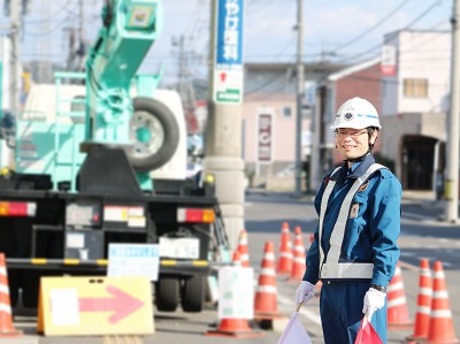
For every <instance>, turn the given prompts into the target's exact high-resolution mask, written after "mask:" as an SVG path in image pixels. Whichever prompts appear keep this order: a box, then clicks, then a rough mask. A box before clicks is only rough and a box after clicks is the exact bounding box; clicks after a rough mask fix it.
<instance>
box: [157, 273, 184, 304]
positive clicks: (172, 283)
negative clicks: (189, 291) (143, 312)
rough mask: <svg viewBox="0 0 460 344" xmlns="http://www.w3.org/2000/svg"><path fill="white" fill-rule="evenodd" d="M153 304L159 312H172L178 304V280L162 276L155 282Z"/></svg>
mask: <svg viewBox="0 0 460 344" xmlns="http://www.w3.org/2000/svg"><path fill="white" fill-rule="evenodd" d="M155 304H156V306H157V309H158V310H159V311H161V312H174V311H175V310H176V308H177V305H178V304H179V280H178V279H177V278H169V277H163V278H160V279H159V280H158V281H157V282H156V283H155Z"/></svg>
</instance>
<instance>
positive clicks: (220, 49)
mask: <svg viewBox="0 0 460 344" xmlns="http://www.w3.org/2000/svg"><path fill="white" fill-rule="evenodd" d="M216 49H217V51H216V64H217V65H224V66H226V67H232V66H235V67H236V66H241V65H242V64H243V0H218V1H217V34H216Z"/></svg>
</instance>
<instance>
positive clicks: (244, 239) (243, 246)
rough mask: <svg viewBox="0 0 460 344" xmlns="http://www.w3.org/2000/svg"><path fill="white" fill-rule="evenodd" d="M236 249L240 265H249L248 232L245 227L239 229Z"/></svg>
mask: <svg viewBox="0 0 460 344" xmlns="http://www.w3.org/2000/svg"><path fill="white" fill-rule="evenodd" d="M237 250H238V252H239V253H240V259H241V266H244V267H250V266H251V265H250V264H249V252H248V233H247V232H246V230H245V229H242V230H241V231H240V236H239V239H238V248H237Z"/></svg>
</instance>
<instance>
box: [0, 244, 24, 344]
mask: <svg viewBox="0 0 460 344" xmlns="http://www.w3.org/2000/svg"><path fill="white" fill-rule="evenodd" d="M21 334H22V332H21V331H18V330H16V329H15V328H14V326H13V316H12V312H11V303H10V289H9V285H8V274H7V270H6V259H5V255H4V254H3V253H0V338H1V337H14V336H19V335H21Z"/></svg>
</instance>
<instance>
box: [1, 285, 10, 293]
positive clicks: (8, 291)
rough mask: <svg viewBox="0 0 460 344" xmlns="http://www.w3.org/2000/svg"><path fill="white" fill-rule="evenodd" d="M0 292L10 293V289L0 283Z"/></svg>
mask: <svg viewBox="0 0 460 344" xmlns="http://www.w3.org/2000/svg"><path fill="white" fill-rule="evenodd" d="M0 293H3V294H10V289H9V288H8V286H7V285H3V284H1V285H0Z"/></svg>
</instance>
